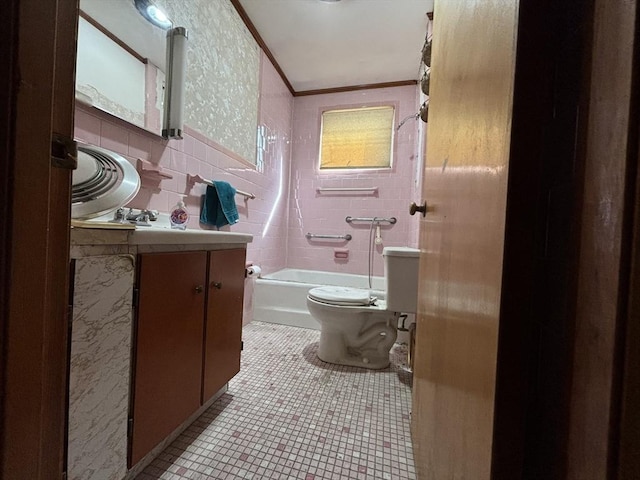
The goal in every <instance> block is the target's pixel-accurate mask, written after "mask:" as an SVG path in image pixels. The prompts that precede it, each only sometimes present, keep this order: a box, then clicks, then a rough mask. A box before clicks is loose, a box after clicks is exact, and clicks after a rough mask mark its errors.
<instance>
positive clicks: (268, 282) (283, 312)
mask: <svg viewBox="0 0 640 480" xmlns="http://www.w3.org/2000/svg"><path fill="white" fill-rule="evenodd" d="M322 285H338V286H342V287H356V288H369V281H368V278H367V276H366V275H352V274H349V273H332V272H318V271H314V270H298V269H293V268H285V269H284V270H280V271H278V272H275V273H272V274H269V275H265V276H264V277H262V278H258V279H256V285H255V288H254V291H253V319H254V320H258V321H260V322H270V323H279V324H282V325H291V326H294V327H303V328H312V329H315V330H320V324H319V323H318V322H316V321H315V320H314V319H313V318H312V317H311V315H309V310H307V292H308V291H309V289H311V288H314V287H319V286H322ZM372 286H373V288H372V292H373V295H376V296H377V297H378V298H384V277H373V279H372Z"/></svg>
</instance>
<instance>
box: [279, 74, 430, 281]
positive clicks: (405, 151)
mask: <svg viewBox="0 0 640 480" xmlns="http://www.w3.org/2000/svg"><path fill="white" fill-rule="evenodd" d="M381 103H388V104H395V105H396V110H397V113H396V124H397V123H398V122H399V121H400V120H402V119H404V118H405V117H407V116H410V115H413V114H415V113H416V111H417V109H418V89H417V87H415V86H404V87H393V88H384V89H374V90H362V91H354V92H345V93H335V94H324V95H313V96H302V97H296V99H295V102H294V115H293V150H292V160H291V165H292V166H291V186H290V200H289V205H290V209H289V234H288V256H287V266H288V267H291V268H304V269H311V270H328V271H339V272H345V273H356V274H366V273H367V271H368V256H369V229H370V227H369V225H368V224H364V223H362V224H358V225H355V224H348V223H346V222H345V217H346V216H348V215H349V216H353V217H373V216H381V217H396V218H397V220H398V221H397V223H396V224H395V225H392V226H384V227H382V244H381V245H376V246H375V253H374V262H373V264H374V274H375V275H382V274H383V260H382V249H383V247H385V246H416V245H417V239H418V229H417V225H418V217H410V216H409V213H408V210H409V205H410V203H411V202H412V201H414V200H415V201H418V200H419V190H418V183H417V179H418V178H419V174H420V173H421V171H420V170H421V164H422V162H421V158H420V157H421V155H420V154H419V152H418V141H417V135H418V122H417V121H415V120H413V119H410V120H408V121H407V122H406V123H405V125H404V126H403V127H402V128H401V129H400V130H399V131H397V132H396V146H395V154H394V159H393V167H392V168H391V169H390V170H369V171H367V170H360V171H358V170H349V171H345V170H341V171H336V172H326V171H324V172H320V171H319V169H318V150H319V131H320V120H319V118H320V117H319V116H320V113H321V111H322V110H324V109H327V108H333V107H355V106H365V105H372V104H381ZM373 186H376V187H378V193H377V195H364V194H355V195H354V194H352V195H349V194H320V193H318V192H317V191H316V189H317V188H318V187H373ZM307 232H310V233H315V234H332V235H333V234H347V233H350V234H351V235H352V237H353V239H352V240H351V241H350V242H344V241H333V240H331V241H311V240H308V239H306V238H305V234H306V233H307ZM336 248H339V249H348V250H349V258H348V259H347V260H345V259H337V258H335V256H334V250H335V249H336Z"/></svg>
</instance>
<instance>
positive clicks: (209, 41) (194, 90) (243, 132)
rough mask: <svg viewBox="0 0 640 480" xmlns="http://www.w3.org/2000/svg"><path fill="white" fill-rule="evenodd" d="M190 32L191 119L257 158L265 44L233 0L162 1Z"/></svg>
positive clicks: (241, 153)
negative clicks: (249, 27) (259, 41)
mask: <svg viewBox="0 0 640 480" xmlns="http://www.w3.org/2000/svg"><path fill="white" fill-rule="evenodd" d="M156 4H158V5H159V6H161V7H163V8H165V10H166V11H167V13H168V15H169V17H170V18H171V20H172V21H173V22H174V24H175V25H176V26H181V27H186V28H187V30H188V32H189V49H188V54H187V83H186V91H185V109H184V112H185V115H184V118H185V124H187V125H188V126H189V127H191V128H193V129H195V130H197V131H198V132H200V133H202V134H204V135H205V136H206V137H208V138H210V139H212V140H214V141H215V142H217V143H219V144H221V145H222V146H223V147H225V148H228V149H229V150H231V151H232V152H233V153H235V154H237V155H239V156H240V157H242V158H243V159H244V160H246V161H248V162H250V163H255V159H256V127H257V125H258V96H259V88H260V82H259V79H260V48H259V47H258V44H257V43H256V41H255V40H254V39H253V37H252V36H251V33H250V32H249V30H247V27H246V26H245V25H244V22H243V21H242V19H241V18H240V16H239V15H238V13H237V12H236V10H235V8H234V7H233V5H232V4H231V2H230V1H229V0H158V1H156Z"/></svg>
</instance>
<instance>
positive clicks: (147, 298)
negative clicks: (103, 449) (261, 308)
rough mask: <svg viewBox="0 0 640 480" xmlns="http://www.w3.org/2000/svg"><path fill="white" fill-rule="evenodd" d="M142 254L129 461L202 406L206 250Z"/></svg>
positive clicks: (142, 455)
mask: <svg viewBox="0 0 640 480" xmlns="http://www.w3.org/2000/svg"><path fill="white" fill-rule="evenodd" d="M138 259H139V266H138V268H139V270H138V289H139V305H138V313H137V318H136V326H135V351H134V359H135V360H134V361H135V365H134V372H135V374H134V378H133V399H132V401H133V408H132V412H133V434H132V439H131V464H130V466H132V465H135V464H136V463H137V462H138V461H140V459H142V458H143V457H144V456H145V455H146V454H147V453H148V452H149V451H150V450H151V449H152V448H153V447H155V446H156V445H157V444H158V443H159V442H160V441H161V440H163V439H164V438H165V437H167V436H168V435H169V434H170V433H171V432H172V431H173V430H175V429H176V428H177V427H178V426H180V425H181V424H182V423H183V422H184V421H185V420H186V419H187V418H188V417H189V416H190V415H191V414H192V413H194V412H195V411H196V410H197V409H198V407H199V406H200V390H201V381H202V338H203V324H204V311H205V310H204V307H205V282H206V274H207V253H206V252H186V253H184V252H181V253H153V254H143V255H139V256H138Z"/></svg>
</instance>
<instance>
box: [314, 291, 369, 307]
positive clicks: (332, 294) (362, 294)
mask: <svg viewBox="0 0 640 480" xmlns="http://www.w3.org/2000/svg"><path fill="white" fill-rule="evenodd" d="M308 295H309V298H311V299H313V300H316V301H318V302H322V303H328V304H330V305H342V306H350V307H357V306H368V305H371V304H373V302H375V300H376V297H372V296H371V295H370V293H369V290H363V289H362V288H351V287H336V286H326V287H316V288H312V289H311V290H309V294H308Z"/></svg>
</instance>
